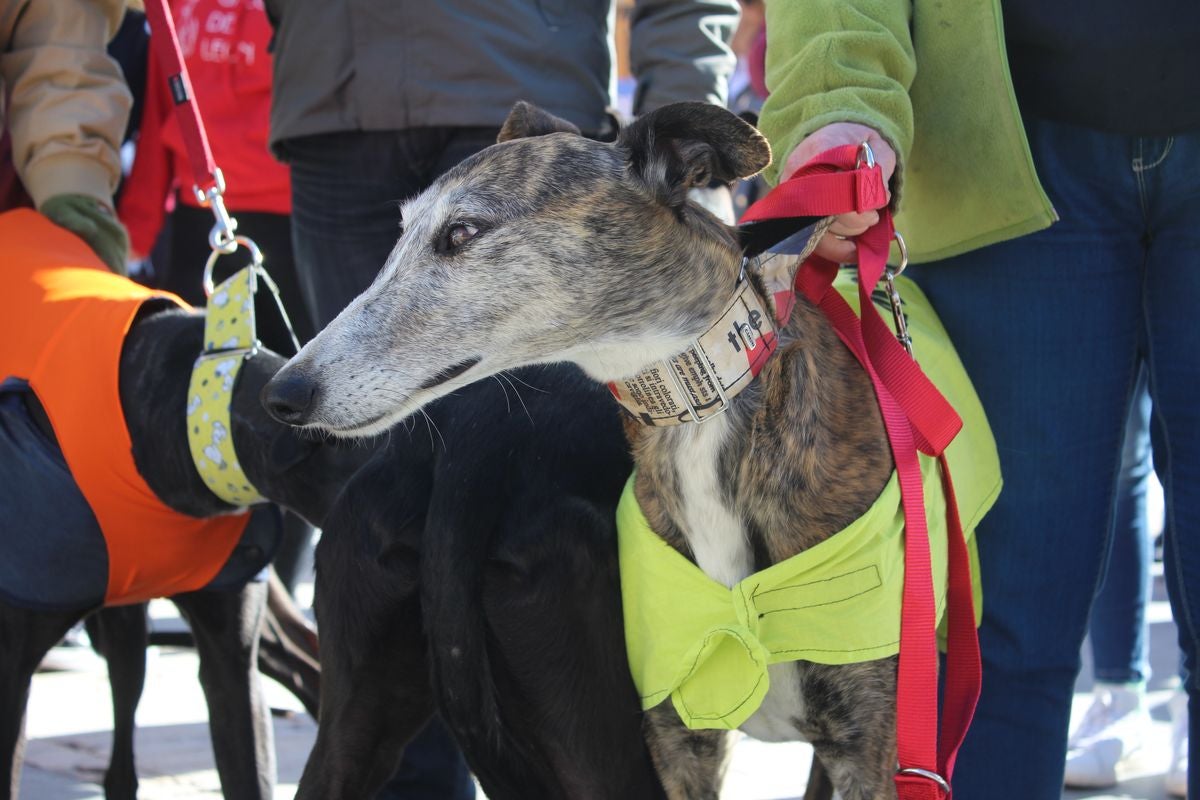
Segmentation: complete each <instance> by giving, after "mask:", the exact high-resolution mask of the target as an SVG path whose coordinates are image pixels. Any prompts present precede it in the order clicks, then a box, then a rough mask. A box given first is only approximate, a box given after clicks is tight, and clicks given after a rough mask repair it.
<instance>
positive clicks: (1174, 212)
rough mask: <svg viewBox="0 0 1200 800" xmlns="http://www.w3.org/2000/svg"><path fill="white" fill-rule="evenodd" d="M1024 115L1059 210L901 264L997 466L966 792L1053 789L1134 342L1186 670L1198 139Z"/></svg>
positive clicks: (1103, 540) (1197, 582)
mask: <svg viewBox="0 0 1200 800" xmlns="http://www.w3.org/2000/svg"><path fill="white" fill-rule="evenodd" d="M1028 128H1029V133H1030V144H1031V147H1032V149H1033V155H1034V161H1035V163H1036V164H1037V167H1038V170H1039V174H1040V176H1041V178H1042V181H1043V184H1044V185H1045V187H1046V189H1047V191H1048V193H1049V194H1050V197H1051V199H1052V201H1053V202H1054V205H1055V207H1056V209H1057V210H1058V212H1059V214H1060V216H1061V218H1062V219H1061V221H1060V222H1059V223H1057V224H1055V225H1054V226H1053V227H1051V228H1050V229H1048V230H1046V231H1042V232H1039V233H1036V234H1033V235H1030V236H1026V237H1023V238H1021V239H1018V240H1014V241H1010V242H1004V243H1001V244H998V245H994V246H991V247H987V248H983V249H980V250H977V251H974V252H972V253H969V254H966V255H963V256H960V257H957V258H953V259H948V260H945V261H941V262H936V263H932V264H927V265H921V266H918V267H915V268H913V272H912V274H913V275H914V277H915V278H916V280H918V281H919V282H920V283H921V284H922V286H923V287H924V289H925V290H926V292H927V293H928V294H929V296H930V298H931V300H932V301H933V303H934V305H935V306H936V307H937V309H938V312H939V314H940V315H941V316H942V320H943V322H944V323H945V325H946V328H947V330H948V331H949V332H950V335H951V336H952V338H953V339H954V342H955V344H956V346H957V347H958V349H959V353H960V355H961V356H962V358H963V361H964V363H965V364H966V367H967V371H968V373H969V374H970V375H971V378H972V380H973V381H974V383H975V386H976V388H977V389H978V391H979V395H980V397H981V399H982V401H983V404H984V407H985V409H986V410H987V413H988V416H989V419H990V421H991V423H992V426H993V428H994V430H995V434H996V440H997V443H998V445H999V450H1000V460H1001V467H1002V469H1003V471H1004V480H1005V487H1004V491H1003V492H1002V494H1001V496H1000V499H999V501H998V503H997V505H996V507H995V508H994V509H993V511H992V512H991V513H990V514H989V515H988V516H987V518H985V519H984V520H983V523H982V525H981V526H980V527H979V530H978V540H979V551H980V560H981V570H982V581H983V588H984V603H983V616H984V620H983V625H982V627H981V629H980V641H981V645H982V649H983V660H984V682H983V694H982V697H981V699H980V704H979V709H978V713H977V714H976V719H975V724H974V726H973V727H972V729H971V732H970V733H969V735H968V737H967V741H966V743H965V745H964V747H963V751H962V754H961V757H960V759H959V762H958V771H957V773H956V775H955V781H954V784H955V792H956V796H959V797H962V798H967V799H968V800H989V799H990V798H996V800H1011V798H1016V797H1020V798H1022V800H1057V798H1059V797H1060V793H1061V790H1062V774H1063V756H1064V751H1065V744H1066V735H1067V725H1068V720H1069V714H1070V703H1071V697H1072V689H1073V682H1074V679H1075V675H1076V672H1077V670H1078V666H1079V648H1080V645H1081V642H1082V639H1083V635H1084V631H1085V629H1086V625H1087V618H1088V610H1089V606H1090V604H1091V601H1092V597H1093V595H1094V593H1095V590H1096V587H1097V585H1098V582H1099V580H1100V574H1101V568H1102V565H1103V562H1104V555H1105V552H1106V550H1107V540H1108V538H1109V532H1110V530H1111V527H1110V516H1111V508H1112V500H1113V494H1114V486H1115V483H1116V476H1117V471H1118V467H1119V463H1120V452H1121V444H1122V434H1123V431H1124V426H1125V421H1126V418H1127V414H1128V411H1129V403H1130V401H1131V397H1132V393H1133V390H1134V385H1135V379H1136V376H1137V372H1138V370H1139V368H1140V365H1141V364H1142V362H1143V360H1145V362H1146V363H1147V364H1148V366H1149V370H1150V385H1151V394H1152V397H1153V401H1154V417H1155V428H1156V433H1157V438H1158V439H1160V440H1162V445H1161V446H1162V447H1169V448H1170V452H1169V453H1164V454H1163V457H1162V460H1161V461H1160V462H1159V463H1161V464H1162V466H1163V467H1164V468H1166V467H1168V465H1169V468H1170V470H1171V471H1172V473H1173V481H1174V483H1173V485H1174V492H1173V494H1172V496H1171V497H1170V498H1169V500H1168V507H1169V512H1168V513H1169V514H1170V515H1171V516H1172V523H1173V524H1172V525H1171V527H1170V529H1169V530H1170V533H1169V536H1170V538H1171V539H1172V544H1171V549H1172V553H1171V564H1169V565H1168V570H1169V571H1170V572H1171V573H1172V581H1171V585H1172V587H1173V589H1172V600H1173V605H1174V608H1175V613H1176V616H1177V618H1179V619H1180V631H1181V638H1182V639H1183V640H1184V645H1185V651H1186V652H1187V655H1188V659H1189V660H1188V662H1187V663H1188V666H1189V668H1190V669H1191V670H1192V673H1193V674H1195V669H1196V668H1195V655H1196V651H1195V644H1196V627H1195V625H1194V624H1193V620H1197V621H1200V588H1198V587H1200V548H1198V547H1197V542H1196V536H1197V535H1198V534H1200V531H1197V520H1195V518H1194V517H1195V514H1196V511H1197V502H1198V501H1200V498H1197V491H1198V490H1200V487H1198V483H1200V475H1198V474H1197V470H1198V468H1200V452H1197V447H1198V446H1200V418H1198V417H1200V403H1197V400H1196V389H1197V387H1200V350H1198V349H1197V348H1196V346H1195V343H1196V342H1197V341H1200V315H1197V314H1196V313H1195V310H1196V307H1197V303H1200V256H1198V255H1197V250H1198V249H1200V248H1198V247H1197V245H1196V243H1195V237H1196V223H1197V222H1198V221H1200V170H1197V169H1196V168H1195V163H1196V160H1197V159H1200V137H1197V136H1192V137H1188V138H1186V139H1178V140H1175V141H1173V142H1172V143H1168V142H1167V141H1166V140H1163V139H1157V140H1145V141H1143V140H1139V139H1135V138H1131V137H1124V136H1116V135H1109V134H1103V133H1098V132H1094V131H1088V130H1084V129H1080V128H1074V127H1069V126H1062V125H1054V124H1050V123H1045V122H1039V121H1030V122H1029V124H1028ZM1137 159H1140V160H1137ZM1152 173H1153V174H1152ZM1167 178H1169V179H1170V181H1171V186H1170V187H1167V186H1166V185H1165V183H1164V181H1165V180H1166V179H1167ZM1168 228H1170V229H1171V232H1170V233H1168ZM1156 450H1157V448H1156ZM1195 697H1196V693H1195V691H1193V693H1192V698H1193V705H1194V704H1195ZM1198 710H1200V709H1198ZM1192 738H1193V740H1194V739H1195V736H1194V735H1193V737H1192ZM1193 789H1195V786H1193ZM1197 796H1200V795H1197Z"/></svg>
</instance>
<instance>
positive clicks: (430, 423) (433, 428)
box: [421, 408, 447, 450]
mask: <svg viewBox="0 0 1200 800" xmlns="http://www.w3.org/2000/svg"><path fill="white" fill-rule="evenodd" d="M421 416H423V417H424V418H425V424H426V425H427V426H428V427H429V428H430V429H431V430H430V433H429V444H430V447H432V446H433V433H434V431H436V432H437V435H438V438H439V439H441V440H442V449H443V450H445V449H447V448H446V439H445V437H444V436H442V431H441V430H440V429H439V428H438V426H437V423H436V422H434V421H433V417H431V416H429V414H427V413H426V412H425V409H423V408H422V409H421Z"/></svg>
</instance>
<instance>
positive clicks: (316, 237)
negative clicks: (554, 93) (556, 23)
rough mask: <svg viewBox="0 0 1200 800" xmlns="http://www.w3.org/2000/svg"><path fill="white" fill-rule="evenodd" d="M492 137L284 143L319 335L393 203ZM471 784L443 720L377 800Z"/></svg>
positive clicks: (377, 257) (442, 797)
mask: <svg viewBox="0 0 1200 800" xmlns="http://www.w3.org/2000/svg"><path fill="white" fill-rule="evenodd" d="M496 132H497V131H496V129H494V128H490V129H489V128H417V129H412V130H406V131H358V132H344V133H329V134H322V135H318V136H306V137H302V138H298V139H290V140H288V141H286V142H284V144H283V151H284V155H285V157H286V160H287V161H288V163H289V165H290V166H291V174H292V242H293V248H294V250H295V257H296V270H297V273H298V275H299V279H300V288H301V290H302V292H303V293H304V300H305V303H306V305H307V306H308V310H309V313H310V314H311V317H312V321H313V323H314V327H315V329H316V330H320V329H321V328H323V327H325V326H326V325H327V324H329V322H330V321H331V320H332V319H333V318H334V317H336V316H337V315H338V312H340V311H341V310H342V309H343V308H344V307H345V306H346V305H347V304H348V303H349V302H350V301H351V300H353V299H354V298H355V297H357V296H358V295H359V294H360V293H361V292H362V291H363V290H364V289H366V288H367V287H368V286H369V285H370V284H371V281H372V280H374V278H375V275H376V273H378V272H379V269H380V268H381V267H382V266H383V264H384V261H386V260H387V256H388V254H389V253H390V252H391V251H392V248H393V247H394V246H395V244H396V239H397V238H398V237H399V234H400V203H401V201H403V200H406V199H408V198H410V197H413V196H415V195H416V194H418V193H420V192H421V191H422V190H424V189H425V188H426V187H427V186H429V184H431V183H432V182H433V181H434V179H436V178H437V176H438V175H440V174H441V173H443V172H445V171H446V170H447V169H449V168H450V167H452V166H454V165H455V164H457V163H458V162H459V161H461V160H462V159H464V158H466V157H467V156H469V155H471V154H472V153H475V152H478V151H479V150H482V149H483V148H485V147H487V146H488V145H489V144H493V143H494V142H495V141H496ZM474 797H475V784H474V783H473V782H472V780H471V775H470V772H469V771H468V770H467V765H466V762H465V761H464V760H463V757H462V755H461V754H460V753H459V751H458V747H457V746H456V745H455V743H454V740H453V739H452V738H451V737H450V734H449V733H448V732H447V731H446V729H445V726H444V725H443V724H442V722H441V720H440V719H438V718H434V719H433V720H432V721H431V722H430V723H429V724H428V725H427V726H425V729H424V730H423V731H422V732H421V733H420V734H418V735H417V737H416V738H415V739H414V740H413V741H412V742H410V743H409V745H408V747H407V748H405V751H404V757H403V759H402V761H401V763H400V768H399V770H398V771H397V772H396V775H395V777H393V778H392V779H391V781H390V782H389V783H388V784H387V786H385V787H384V788H383V789H381V790H380V792H379V794H378V795H377V796H376V800H472V798H474Z"/></svg>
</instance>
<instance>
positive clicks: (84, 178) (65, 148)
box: [0, 0, 132, 208]
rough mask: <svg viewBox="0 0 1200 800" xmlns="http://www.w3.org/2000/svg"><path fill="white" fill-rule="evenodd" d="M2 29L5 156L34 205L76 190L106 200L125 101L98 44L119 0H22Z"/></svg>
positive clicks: (114, 22)
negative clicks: (8, 150) (9, 147)
mask: <svg viewBox="0 0 1200 800" xmlns="http://www.w3.org/2000/svg"><path fill="white" fill-rule="evenodd" d="M20 6H21V8H20V10H19V11H18V12H17V13H16V14H15V15H14V17H13V18H11V21H12V25H11V29H10V30H8V31H4V32H3V33H6V34H7V35H8V41H7V42H2V43H0V45H3V49H2V51H0V79H2V82H3V84H4V87H5V88H6V89H7V90H8V91H9V92H10V96H11V102H10V104H9V106H8V112H7V117H8V125H9V130H10V131H11V133H12V140H13V164H14V166H15V167H16V170H17V174H18V175H20V176H21V180H22V182H24V184H25V187H26V189H28V191H29V194H30V196H31V197H32V198H33V201H34V203H35V204H36V205H38V206H39V207H40V206H41V205H42V203H43V202H45V200H46V199H48V198H50V197H53V196H54V195H58V194H84V195H89V196H92V197H95V198H96V199H97V200H99V201H101V202H102V203H103V204H104V205H105V206H108V207H110V208H111V207H112V195H113V191H114V190H115V189H116V186H117V181H118V179H119V178H120V175H121V161H120V147H121V137H122V136H123V135H124V133H125V124H126V121H127V120H128V118H129V109H130V106H131V104H132V100H131V97H130V93H129V89H128V87H127V86H126V85H125V79H124V77H123V76H122V74H121V69H120V67H118V66H117V63H116V62H115V61H113V60H112V59H111V58H109V56H108V54H107V53H106V52H105V45H106V44H107V43H108V41H109V39H111V38H112V36H113V34H114V33H115V32H116V30H117V26H118V25H119V24H120V22H121V17H122V14H123V12H124V8H125V4H124V0H29V2H25V3H21V4H20Z"/></svg>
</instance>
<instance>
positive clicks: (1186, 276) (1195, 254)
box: [1138, 134, 1200, 798]
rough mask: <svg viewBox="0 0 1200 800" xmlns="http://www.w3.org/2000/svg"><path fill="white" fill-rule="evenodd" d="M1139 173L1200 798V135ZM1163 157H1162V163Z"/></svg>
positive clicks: (1170, 569) (1174, 592) (1160, 431)
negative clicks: (1148, 223) (1199, 310)
mask: <svg viewBox="0 0 1200 800" xmlns="http://www.w3.org/2000/svg"><path fill="white" fill-rule="evenodd" d="M1145 151H1146V152H1145V153H1144V154H1139V155H1140V157H1141V161H1142V163H1143V165H1144V168H1143V169H1142V170H1141V171H1139V173H1138V174H1139V178H1140V183H1141V186H1142V191H1143V193H1144V196H1145V201H1144V202H1145V205H1146V208H1147V214H1148V216H1149V218H1150V220H1151V231H1150V233H1151V238H1150V243H1149V248H1148V250H1149V252H1148V255H1147V259H1146V261H1147V265H1146V288H1145V291H1144V293H1143V303H1144V306H1145V310H1146V321H1145V324H1146V330H1147V347H1146V349H1147V363H1148V364H1149V366H1150V396H1151V398H1152V400H1153V403H1154V411H1153V416H1152V429H1151V430H1152V437H1153V441H1154V466H1155V471H1156V472H1157V473H1158V475H1159V478H1160V480H1162V483H1163V489H1164V492H1165V494H1166V503H1165V505H1166V527H1165V531H1166V550H1165V553H1164V558H1163V561H1164V565H1163V566H1164V572H1165V574H1166V582H1167V594H1168V596H1169V598H1170V600H1171V610H1172V612H1173V614H1174V617H1175V624H1176V626H1177V627H1178V628H1179V643H1180V646H1181V648H1182V649H1183V665H1184V669H1183V671H1184V679H1185V688H1186V689H1187V691H1188V696H1189V702H1188V708H1189V713H1190V730H1189V737H1188V746H1189V748H1190V753H1189V761H1188V764H1189V766H1190V771H1189V774H1188V797H1194V798H1197V797H1200V766H1196V765H1197V764H1200V761H1197V758H1200V661H1198V660H1197V659H1198V658H1200V348H1198V347H1197V343H1198V342H1200V321H1198V318H1197V315H1196V309H1197V306H1198V304H1200V168H1198V167H1197V165H1198V164H1200V134H1192V135H1190V136H1186V137H1175V138H1172V139H1170V140H1168V141H1167V143H1166V145H1165V146H1163V145H1162V144H1161V143H1158V146H1157V147H1151V146H1150V145H1149V144H1147V145H1146V146H1145ZM1164 152H1165V154H1166V155H1165V156H1163V155H1161V154H1162V153H1164Z"/></svg>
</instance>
